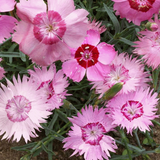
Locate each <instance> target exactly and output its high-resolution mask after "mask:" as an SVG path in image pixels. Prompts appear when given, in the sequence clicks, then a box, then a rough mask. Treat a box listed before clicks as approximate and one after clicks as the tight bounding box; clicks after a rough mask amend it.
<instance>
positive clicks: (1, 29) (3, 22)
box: [0, 15, 17, 43]
mask: <svg viewBox="0 0 160 160" xmlns="http://www.w3.org/2000/svg"><path fill="white" fill-rule="evenodd" d="M16 22H17V20H16V19H15V18H14V17H11V16H7V15H0V43H2V42H3V41H5V38H9V37H11V34H10V33H13V32H14V29H13V28H14V27H15V25H16V24H15V23H16Z"/></svg>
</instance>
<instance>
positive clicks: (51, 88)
mask: <svg viewBox="0 0 160 160" xmlns="http://www.w3.org/2000/svg"><path fill="white" fill-rule="evenodd" d="M34 70H35V71H33V70H29V74H30V79H31V80H32V81H33V82H34V84H35V85H36V86H37V90H40V91H41V97H45V98H46V103H47V104H48V108H47V110H50V111H51V110H53V109H55V108H59V107H60V106H61V105H63V99H65V98H66V97H65V96H66V95H67V93H66V92H67V90H66V89H65V88H67V87H68V85H69V83H68V81H67V77H65V76H64V73H63V71H62V70H59V71H58V72H57V73H56V67H55V65H51V66H50V68H49V69H48V70H47V67H42V69H40V68H34Z"/></svg>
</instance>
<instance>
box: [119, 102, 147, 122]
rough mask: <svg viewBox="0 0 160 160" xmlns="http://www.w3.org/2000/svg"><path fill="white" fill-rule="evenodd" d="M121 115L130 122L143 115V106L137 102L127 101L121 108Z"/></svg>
mask: <svg viewBox="0 0 160 160" xmlns="http://www.w3.org/2000/svg"><path fill="white" fill-rule="evenodd" d="M121 113H122V114H123V115H124V116H125V117H126V118H127V119H128V120H129V121H130V122H131V121H132V120H134V119H135V118H138V117H141V116H142V115H143V113H144V111H143V105H142V104H141V103H140V102H138V101H132V100H131V101H127V102H126V103H125V104H124V105H123V106H122V108H121Z"/></svg>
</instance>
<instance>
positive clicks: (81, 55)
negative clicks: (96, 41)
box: [75, 44, 99, 68]
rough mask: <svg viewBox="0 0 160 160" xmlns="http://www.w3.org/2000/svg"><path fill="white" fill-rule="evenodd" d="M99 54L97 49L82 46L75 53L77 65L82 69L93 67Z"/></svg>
mask: <svg viewBox="0 0 160 160" xmlns="http://www.w3.org/2000/svg"><path fill="white" fill-rule="evenodd" d="M98 57H99V52H98V49H97V47H95V46H92V45H90V44H82V45H81V47H79V48H78V49H77V51H76V53H75V58H76V59H77V62H78V63H79V65H81V66H82V67H84V68H88V67H90V66H93V65H95V64H96V63H97V62H98Z"/></svg>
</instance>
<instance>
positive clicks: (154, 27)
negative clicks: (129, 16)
mask: <svg viewBox="0 0 160 160" xmlns="http://www.w3.org/2000/svg"><path fill="white" fill-rule="evenodd" d="M146 28H147V29H148V30H149V31H156V30H157V29H158V24H157V23H155V22H153V23H152V22H147V23H146Z"/></svg>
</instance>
